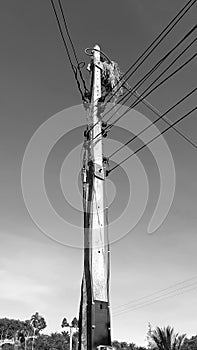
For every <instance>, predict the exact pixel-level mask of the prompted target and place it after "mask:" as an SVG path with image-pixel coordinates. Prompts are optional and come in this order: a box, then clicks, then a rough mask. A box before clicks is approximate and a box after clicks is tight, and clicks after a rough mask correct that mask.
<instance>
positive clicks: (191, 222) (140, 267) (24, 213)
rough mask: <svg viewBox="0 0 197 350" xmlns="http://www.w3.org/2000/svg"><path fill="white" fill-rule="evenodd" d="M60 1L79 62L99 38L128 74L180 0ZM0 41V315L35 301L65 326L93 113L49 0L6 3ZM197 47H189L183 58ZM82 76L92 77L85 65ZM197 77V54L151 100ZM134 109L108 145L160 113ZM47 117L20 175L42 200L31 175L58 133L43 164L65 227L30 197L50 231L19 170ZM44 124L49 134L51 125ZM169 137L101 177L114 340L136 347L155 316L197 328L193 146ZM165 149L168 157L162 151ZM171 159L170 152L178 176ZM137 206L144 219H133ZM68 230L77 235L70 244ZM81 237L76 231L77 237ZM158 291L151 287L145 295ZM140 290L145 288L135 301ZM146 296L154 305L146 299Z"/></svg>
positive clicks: (70, 312) (75, 300)
mask: <svg viewBox="0 0 197 350" xmlns="http://www.w3.org/2000/svg"><path fill="white" fill-rule="evenodd" d="M62 4H63V7H64V10H65V15H66V18H67V21H68V25H69V29H70V31H71V36H72V39H73V42H74V44H75V46H76V49H77V53H78V55H79V60H80V61H84V62H85V67H86V66H87V64H88V63H89V62H90V57H89V56H87V55H85V53H84V50H85V49H86V48H87V47H90V48H91V47H93V46H94V45H95V44H99V45H100V47H101V49H102V50H103V51H104V52H105V53H106V54H107V55H108V56H109V57H110V58H111V59H112V60H114V61H116V62H118V64H119V66H120V70H121V71H123V72H125V71H126V70H127V69H128V67H129V66H130V65H131V64H132V63H133V62H134V61H135V60H136V59H137V58H138V56H139V55H140V54H141V53H142V52H143V51H144V49H145V48H146V47H147V46H148V45H149V44H150V43H151V42H152V40H153V39H154V38H155V37H156V36H157V35H158V33H159V32H160V31H161V30H162V29H163V28H164V26H166V25H167V23H169V21H170V20H171V19H172V18H173V17H174V16H175V15H176V13H177V12H178V11H179V10H180V9H181V8H182V7H183V6H184V4H185V1H182V0H173V1H172V0H166V1H161V0H149V1H147V0H124V1H121V2H120V1H116V0H115V1H111V0H110V1H107V2H105V1H103V0H101V1H100V2H99V3H98V2H95V1H89V0H88V1H86V2H79V1H76V0H74V1H72V2H66V1H64V0H62ZM196 15H197V8H196V5H195V6H193V8H192V9H191V10H190V11H189V12H188V14H187V15H186V16H185V17H184V18H183V20H182V21H181V22H180V23H179V25H177V27H176V28H175V29H174V31H173V32H172V33H171V34H170V35H169V37H168V38H166V40H165V42H163V43H162V45H161V46H160V47H159V48H158V50H157V51H156V52H154V53H153V55H152V56H151V59H149V60H147V62H146V63H145V64H144V65H143V66H142V68H141V70H138V71H137V72H136V74H135V75H134V76H133V77H132V78H131V79H130V80H129V84H130V85H131V86H132V84H134V83H135V82H136V81H138V79H139V78H140V77H141V76H143V74H144V73H145V72H147V70H148V69H150V68H151V67H152V64H153V63H155V62H156V61H157V60H158V59H159V58H161V57H162V55H164V54H165V53H166V52H167V51H168V50H169V49H170V48H172V47H173V46H174V45H175V44H176V43H177V41H178V40H180V39H181V38H182V37H183V36H184V35H185V34H186V32H187V31H189V30H190V29H191V28H192V26H193V25H194V24H195V21H196ZM192 38H194V35H193V37H192ZM192 38H191V39H188V41H187V43H189V42H190V40H192ZM0 41H1V55H0V70H1V80H0V119H1V130H0V133H1V137H0V142H1V152H0V154H1V163H0V164H1V179H0V187H1V204H0V205H1V210H0V218H1V220H0V222H1V224H0V238H1V245H0V276H1V286H0V310H1V312H0V317H10V318H11V317H12V318H19V319H21V320H22V319H29V318H30V317H31V315H32V314H33V313H35V312H36V311H38V312H39V313H41V314H42V315H43V316H44V317H45V319H46V322H47V329H46V332H52V331H59V330H61V327H60V325H61V321H62V319H63V317H67V318H68V320H72V318H73V317H75V316H77V315H78V309H79V300H80V284H81V277H82V265H83V250H82V249H80V248H79V247H76V246H77V245H78V244H77V243H78V242H82V237H83V221H82V201H81V195H80V190H81V187H80V186H81V185H80V152H81V143H82V140H83V129H84V125H85V124H86V114H85V111H84V110H83V107H82V106H81V100H80V95H79V93H78V90H77V87H76V83H75V81H74V78H73V75H72V72H71V69H70V66H69V62H68V60H67V57H66V54H65V51H64V47H63V45H62V42H61V40H60V36H59V33H58V29H57V25H56V22H55V18H54V14H53V12H52V8H51V4H50V1H49V0H42V1H38V0H34V1H30V0H18V1H11V0H6V1H3V2H1V4H0ZM185 45H186V44H185ZM194 52H196V47H194V46H193V47H192V48H191V49H190V50H188V51H187V53H186V54H185V56H183V58H181V60H180V62H179V64H180V63H183V62H184V61H185V60H186V59H188V58H189V57H190V56H191V55H192V54H193V53H194ZM174 57H176V55H175V56H174ZM176 67H178V64H177V66H176ZM84 77H85V79H86V81H87V85H88V84H89V75H88V72H87V71H86V69H85V68H84ZM195 85H196V61H192V62H191V63H190V64H189V65H188V66H187V67H185V68H184V70H183V71H181V72H179V73H178V74H177V75H176V76H175V77H174V78H173V79H171V80H170V81H169V82H168V83H166V84H165V85H163V86H162V87H161V88H159V89H158V90H156V91H155V92H154V93H153V94H151V95H150V97H147V99H148V101H149V102H150V103H151V104H152V105H153V106H154V107H156V108H157V109H159V110H160V111H162V112H165V111H166V110H167V109H168V108H169V107H170V106H171V105H173V104H174V103H175V102H176V101H177V100H178V99H179V98H181V97H183V96H184V95H185V94H186V93H188V92H189V91H190V90H192V89H193V88H194V87H195ZM141 91H143V90H141ZM139 92H140V91H139ZM195 101H196V95H193V96H192V97H191V98H190V99H188V100H187V101H186V102H185V103H184V104H183V105H181V106H179V107H178V108H177V110H176V112H174V113H171V114H169V115H168V118H169V119H170V120H171V121H172V122H173V121H175V120H176V119H177V118H178V117H179V116H180V115H183V114H184V113H185V112H187V111H188V110H189V109H191V108H192V107H194V106H195ZM62 116H63V124H61V123H62V119H61V118H62ZM131 116H132V118H133V119H132V120H133V123H132V121H131V118H130V119H129V118H127V119H126V120H127V121H124V122H123V120H122V121H121V123H120V124H119V126H118V127H115V128H114V129H113V131H112V133H111V135H110V136H109V140H106V153H108V151H110V150H111V149H114V148H115V149H116V147H117V146H118V145H120V143H121V142H124V141H126V140H127V139H128V138H130V135H131V133H132V132H133V133H134V134H135V130H136V129H137V128H138V126H139V125H140V124H138V123H140V122H142V125H144V124H143V123H145V121H144V119H143V117H142V116H145V120H146V122H147V120H150V121H153V120H154V118H155V115H154V114H153V113H151V112H150V111H149V110H147V109H146V108H145V107H144V106H141V105H139V106H137V107H136V108H135V111H133V112H132V114H131ZM50 121H52V122H50ZM43 123H45V124H43ZM50 123H51V124H50ZM42 125H46V126H49V132H48V134H47V133H46V132H45V137H43V138H42V142H40V143H36V142H35V141H36V138H35V139H33V143H32V144H33V146H34V151H35V150H36V152H35V154H34V158H28V161H29V163H28V164H29V167H27V170H28V171H29V173H28V171H27V172H26V173H25V175H24V176H26V177H25V180H24V181H26V183H25V184H26V186H27V187H28V186H29V187H28V193H27V197H26V199H27V198H30V202H31V198H33V197H31V196H33V195H35V197H34V198H39V195H40V193H39V188H33V187H32V188H31V185H30V184H31V181H32V183H33V181H34V179H35V178H36V177H37V176H38V170H37V169H38V165H39V161H40V158H41V155H42V152H43V149H44V146H45V143H46V141H47V140H49V139H50V138H51V139H52V141H51V142H54V143H53V144H51V150H50V154H49V155H48V159H47V161H46V166H45V189H46V192H47V195H48V198H49V200H50V203H51V205H52V206H53V207H54V208H55V210H56V212H57V213H58V215H59V216H61V217H63V218H64V224H63V225H60V224H59V222H60V221H61V220H59V221H58V225H57V224H56V221H55V218H54V222H53V216H50V214H49V212H46V213H45V212H44V211H43V212H42V210H43V207H42V202H41V201H39V200H37V202H36V201H35V202H34V204H36V208H35V210H37V212H36V215H37V216H38V215H39V214H40V218H39V219H40V220H41V221H42V220H43V222H44V224H46V227H45V229H42V227H41V226H42V225H40V226H39V222H36V220H32V217H31V215H30V213H29V211H28V209H29V208H28V209H27V205H26V204H25V200H24V198H23V195H24V193H23V192H24V191H22V187H21V168H22V164H23V159H24V155H25V154H27V146H28V145H29V142H30V139H31V138H32V136H33V135H35V133H36V131H37V130H38V128H39V127H41V126H42ZM51 125H52V126H51ZM61 125H63V127H62V130H61ZM164 126H165V125H164V124H161V125H159V126H158V127H159V128H160V127H161V128H162V127H164ZM196 126H197V122H196V113H193V114H192V115H191V116H190V117H188V118H187V119H186V120H184V121H183V122H181V123H180V125H179V128H180V130H182V131H183V132H184V133H185V134H186V135H188V137H190V138H192V139H193V140H196V142H197V134H196ZM58 127H59V128H60V131H61V132H60V131H59V135H60V136H59V139H58V137H57V140H56V141H54V140H53V138H54V133H55V131H53V130H56V129H57V128H58ZM53 128H54V129H53ZM121 128H123V129H121ZM39 130H40V134H41V136H42V132H44V131H43V130H44V129H42V128H41V129H39ZM50 131H51V133H50ZM36 135H37V134H36ZM149 136H150V135H149ZM164 137H165V142H164V141H163V144H165V147H164V146H162V145H163V144H162V142H161V143H158V144H157V145H158V149H157V146H156V147H152V148H150V149H148V150H144V151H143V152H141V153H139V155H138V156H136V157H134V158H133V161H131V160H128V161H127V163H125V167H122V168H119V169H117V171H114V173H113V172H112V173H111V177H109V179H107V181H106V186H107V194H108V197H109V220H110V221H111V223H113V225H111V226H110V230H111V231H110V234H111V236H112V241H114V240H115V242H113V243H112V244H111V281H110V299H111V309H112V338H113V339H118V340H122V341H128V342H135V343H137V344H139V345H140V344H146V343H145V337H146V332H147V330H148V323H149V322H150V323H151V325H152V326H153V327H155V326H158V325H159V326H167V325H168V324H169V325H171V326H173V327H174V328H175V330H176V331H177V332H180V333H187V336H188V337H190V336H192V335H195V334H196V316H195V314H196V311H197V301H196V300H197V298H196V293H197V271H196V264H197V256H196V245H197V231H196V227H197V216H196V207H197V184H196V171H197V165H196V164H197V162H196V159H197V153H196V152H197V151H196V149H195V148H194V147H193V146H192V145H190V144H189V143H187V141H185V140H184V139H183V138H182V137H181V136H180V135H178V134H177V133H176V132H175V131H173V130H170V131H169V132H168V133H166V135H165V136H164ZM140 142H142V141H140ZM167 145H168V146H167ZM160 146H161V147H164V148H161V149H160V148H159V147H160ZM133 147H134V146H133V145H132V146H131V149H126V150H125V153H122V154H121V155H120V158H116V159H114V162H118V161H119V160H120V159H122V157H123V155H125V156H126V155H128V154H130V153H129V152H131V151H133V150H135V148H133ZM135 147H138V144H137V145H136V146H135ZM164 149H165V152H166V153H165V152H164ZM157 151H158V152H157ZM25 152H26V153H25ZM126 152H127V153H126ZM151 153H152V154H151ZM166 154H168V158H166V159H167V160H166V159H165V161H164V158H165V157H167V156H166ZM169 154H171V156H172V159H171V158H169V157H170V156H169ZM155 157H157V160H155V159H154V158H155ZM169 159H171V161H172V160H173V163H174V169H175V174H176V178H175V177H173V167H172V164H171V163H170V161H169ZM167 161H169V163H166V162H167ZM111 164H115V163H111ZM162 166H163V168H164V169H163V171H164V177H163V184H164V185H165V184H167V187H165V186H164V188H163V192H162V193H163V198H164V199H166V201H167V200H168V199H169V198H170V196H171V197H173V190H174V187H173V185H174V181H175V184H176V186H175V193H174V197H173V201H172V203H171V205H170V208H169V212H168V215H167V216H166V218H165V220H164V221H163V222H162V224H161V225H159V227H158V228H157V230H155V231H154V232H153V233H152V234H150V233H148V229H147V228H148V226H149V223H150V219H151V217H152V215H153V212H154V209H155V206H156V204H157V201H158V196H159V191H160V189H161V181H160V178H159V170H161V167H162ZM27 174H29V177H27ZM160 176H161V174H160ZM28 181H29V182H28ZM22 183H23V182H22ZM23 184H24V183H23ZM27 187H26V188H27ZM23 190H24V189H23ZM169 190H170V191H171V192H170V193H169ZM62 194H63V195H62ZM25 195H26V192H25ZM28 196H29V197H28ZM65 199H66V200H65ZM146 201H147V202H146ZM128 203H129V204H128ZM130 203H131V207H130V206H129V205H130ZM128 208H129V209H128ZM138 209H139V213H140V214H141V217H139V220H137V222H136V223H135V218H136V217H138V214H139V213H138ZM42 213H44V214H43V215H42ZM124 213H126V214H125V215H123V214H124ZM45 214H46V216H44V215H45ZM135 215H136V217H135ZM139 216H140V215H139ZM37 218H38V217H37ZM37 221H39V220H37ZM65 222H66V223H68V226H66V224H65ZM76 227H77V229H76V231H77V234H79V235H78V236H76V233H75V228H76ZM64 228H65V229H66V230H67V231H66V233H65V237H66V238H65V237H64V239H65V240H64V239H63V238H62V237H63V236H62V235H61V238H60V236H59V231H58V230H59V229H61V230H62V229H63V230H64ZM47 230H48V231H47ZM43 231H44V232H43ZM113 235H114V236H113ZM49 236H50V237H49ZM72 237H74V238H73V239H75V244H66V243H65V242H70V240H72ZM76 237H77V240H78V238H79V241H78V242H77V243H76ZM113 237H115V239H113ZM58 240H59V242H58ZM61 240H64V241H61ZM80 244H81V243H79V245H80ZM188 279H191V280H189V281H188ZM181 282H183V283H181ZM177 283H180V284H178V285H177ZM195 283H196V284H195ZM170 286H174V287H173V290H175V292H174V293H172V294H169V295H166V294H165V296H166V298H164V299H162V300H158V299H159V297H158V295H160V296H161V294H158V293H156V292H158V291H161V290H163V289H165V288H168V287H170ZM183 287H186V288H183ZM189 289H191V290H189ZM167 291H168V292H169V291H171V289H167ZM152 293H155V294H153V296H151V297H149V298H148V299H147V296H149V295H152ZM163 293H164V291H163ZM165 293H166V292H165ZM167 296H168V298H167ZM143 297H146V298H145V299H140V300H138V299H139V298H143ZM150 298H151V301H154V303H153V302H147V304H149V305H144V301H150ZM156 298H157V299H156ZM136 299H137V301H136ZM127 303H128V305H126V306H121V305H124V304H127ZM133 305H134V306H133Z"/></svg>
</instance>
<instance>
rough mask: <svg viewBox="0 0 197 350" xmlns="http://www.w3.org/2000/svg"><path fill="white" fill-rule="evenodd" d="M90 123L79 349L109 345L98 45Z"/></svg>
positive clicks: (85, 193)
mask: <svg viewBox="0 0 197 350" xmlns="http://www.w3.org/2000/svg"><path fill="white" fill-rule="evenodd" d="M92 53H93V60H92V65H91V71H92V85H91V86H92V91H91V108H90V111H91V123H90V125H89V127H90V128H89V130H88V131H89V132H88V134H86V136H85V137H86V139H85V140H86V143H87V144H88V148H87V149H88V156H87V161H84V164H83V171H84V174H85V176H83V189H84V190H83V200H84V274H83V280H82V286H81V304H80V315H79V350H97V348H98V346H100V345H104V346H105V347H110V346H111V333H110V312H109V300H108V297H109V293H108V291H109V289H108V282H109V269H108V268H109V255H108V244H107V243H108V242H107V237H106V236H107V235H105V210H104V208H105V205H104V181H105V174H104V169H103V140H102V122H101V120H100V115H99V99H100V97H101V96H102V92H101V78H102V63H101V61H100V48H99V46H98V45H96V46H95V47H94V48H93V51H92Z"/></svg>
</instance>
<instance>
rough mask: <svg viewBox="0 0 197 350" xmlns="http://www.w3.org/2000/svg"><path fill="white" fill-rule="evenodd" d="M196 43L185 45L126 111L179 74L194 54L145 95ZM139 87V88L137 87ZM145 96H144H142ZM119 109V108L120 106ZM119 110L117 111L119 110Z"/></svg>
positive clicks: (196, 39)
mask: <svg viewBox="0 0 197 350" xmlns="http://www.w3.org/2000/svg"><path fill="white" fill-rule="evenodd" d="M196 28H197V26H196ZM196 41H197V38H195V39H194V40H192V42H191V43H190V44H189V45H187V46H186V48H185V49H184V50H183V51H181V53H180V54H179V55H178V56H177V57H176V58H175V59H174V60H173V61H172V62H171V63H170V64H169V65H168V66H167V67H166V68H165V69H164V70H163V71H162V72H161V73H160V74H159V76H158V77H157V78H155V79H154V81H153V82H151V83H150V84H149V85H148V87H147V88H146V89H145V90H144V91H143V93H142V94H141V95H142V97H141V98H139V97H138V98H137V100H136V101H135V102H133V103H132V104H131V105H130V106H129V107H128V109H127V111H129V110H130V109H131V108H134V107H135V106H137V104H138V103H140V102H141V101H142V100H143V98H145V97H147V96H148V95H150V94H151V93H152V92H153V91H154V90H156V89H157V88H158V87H159V86H161V85H162V84H163V83H164V82H166V81H167V80H168V79H170V78H171V77H172V76H173V75H175V74H176V73H177V72H179V70H181V69H182V68H184V67H185V65H187V64H188V63H190V61H191V60H193V59H194V58H195V56H196V54H194V55H193V56H192V58H190V59H189V60H188V61H186V62H185V63H184V64H182V65H181V66H180V67H179V68H178V69H176V70H175V71H174V72H173V73H172V74H170V75H169V76H168V77H167V78H165V79H164V80H162V81H161V82H160V83H159V84H158V85H156V86H155V87H154V88H153V89H152V90H151V91H149V92H148V93H147V94H145V93H146V92H147V91H148V90H149V89H150V88H151V86H153V85H154V84H155V83H156V82H157V81H158V80H159V79H160V78H161V77H162V75H164V74H165V73H166V72H167V71H168V70H169V69H170V68H171V67H172V66H173V65H174V64H175V63H176V62H177V61H178V60H179V58H180V57H181V56H183V55H184V53H185V52H186V51H187V50H189V49H190V47H191V46H192V45H193V44H194V43H195V42H196ZM140 86H141V85H140ZM138 87H139V86H138ZM144 94H145V96H143V95H144ZM129 98H130V96H129V97H128V98H127V99H126V101H125V102H127V101H128V100H129ZM120 108H121V106H120ZM120 108H119V109H120ZM119 109H118V110H119ZM127 111H126V112H125V113H123V114H122V115H121V116H119V117H118V118H117V119H116V120H115V121H114V122H113V124H111V125H110V126H108V127H106V129H105V131H106V130H107V129H111V128H112V127H113V125H114V124H116V122H117V121H118V120H120V119H121V118H122V117H123V115H125V114H126V113H127ZM114 115H115V114H112V115H111V116H110V117H109V118H108V119H107V120H106V123H108V122H109V121H110V120H111V119H112V118H113V116H114Z"/></svg>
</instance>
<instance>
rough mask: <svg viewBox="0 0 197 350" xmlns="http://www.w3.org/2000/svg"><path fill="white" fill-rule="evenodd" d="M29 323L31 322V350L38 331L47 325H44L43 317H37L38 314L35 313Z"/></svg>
mask: <svg viewBox="0 0 197 350" xmlns="http://www.w3.org/2000/svg"><path fill="white" fill-rule="evenodd" d="M30 322H31V325H32V327H33V341H32V350H33V348H34V343H35V336H36V334H38V333H39V331H41V330H42V329H44V328H45V327H46V326H47V325H46V321H45V319H44V317H42V316H41V315H39V313H38V312H36V313H35V314H34V315H32V316H31V321H30Z"/></svg>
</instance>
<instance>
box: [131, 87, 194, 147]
mask: <svg viewBox="0 0 197 350" xmlns="http://www.w3.org/2000/svg"><path fill="white" fill-rule="evenodd" d="M127 84H128V83H127ZM125 88H126V87H125ZM134 96H135V97H141V95H140V94H139V92H138V91H135V92H134ZM142 103H143V104H144V105H145V106H146V107H147V108H148V109H150V110H151V111H152V112H153V113H154V114H155V115H157V116H158V117H160V116H161V115H162V113H161V112H160V111H159V110H158V109H157V108H156V107H154V106H153V105H152V104H151V103H150V102H149V101H148V100H146V99H143V100H142ZM162 120H163V121H164V122H165V123H166V124H168V125H172V122H171V121H170V119H168V118H167V117H166V116H163V118H162ZM172 129H173V130H174V131H176V132H177V133H178V134H179V135H180V136H181V137H183V138H184V139H185V140H186V141H187V142H189V143H190V144H191V145H192V146H193V147H194V148H197V143H196V142H195V141H194V140H192V138H191V137H189V136H188V135H186V134H185V133H184V132H183V131H182V130H180V129H179V128H177V127H176V128H175V127H174V126H172Z"/></svg>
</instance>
